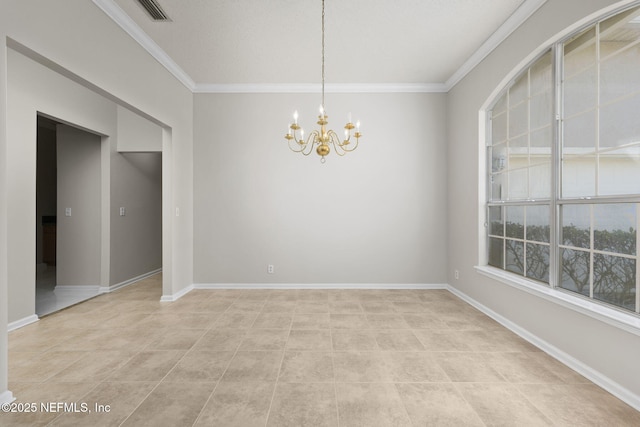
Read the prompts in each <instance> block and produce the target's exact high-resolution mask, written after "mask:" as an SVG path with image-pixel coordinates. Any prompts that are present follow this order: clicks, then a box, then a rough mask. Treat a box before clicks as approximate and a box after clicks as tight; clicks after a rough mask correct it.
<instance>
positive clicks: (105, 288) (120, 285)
mask: <svg viewBox="0 0 640 427" xmlns="http://www.w3.org/2000/svg"><path fill="white" fill-rule="evenodd" d="M161 272H162V268H158V269H156V270H153V271H149V272H148V273H144V274H141V275H139V276H136V277H133V278H131V279H128V280H125V281H123V282H120V283H116V284H115V285H110V286H101V287H100V293H101V294H105V293H109V292H113V291H115V290H118V289H120V288H124V287H125V286H129V285H133V284H134V283H136V282H139V281H140V280H143V279H146V278H147V277H151V276H153V275H156V274H158V273H161Z"/></svg>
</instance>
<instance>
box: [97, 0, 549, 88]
mask: <svg viewBox="0 0 640 427" xmlns="http://www.w3.org/2000/svg"><path fill="white" fill-rule="evenodd" d="M157 1H158V3H159V4H160V5H161V6H162V8H163V9H164V11H165V12H166V13H167V15H168V16H169V18H170V20H171V21H169V22H154V21H153V20H152V19H151V18H150V17H149V15H148V14H147V12H146V11H145V10H144V9H143V8H142V7H141V6H140V5H139V3H138V1H137V0H94V2H95V3H96V4H98V6H100V7H101V8H102V9H103V10H105V8H111V9H112V10H116V11H117V13H115V17H114V13H110V16H111V17H112V18H114V20H116V22H118V23H119V24H120V25H121V26H123V28H125V26H126V25H127V23H126V22H123V21H130V22H129V24H128V25H129V26H130V27H131V26H133V27H134V28H133V29H129V30H128V31H129V33H130V34H132V32H134V33H137V34H138V35H137V36H135V38H136V39H139V38H143V39H145V40H146V46H147V49H148V50H154V49H155V50H156V53H155V55H156V58H158V57H161V59H162V61H161V62H163V61H166V62H167V63H168V64H169V65H167V64H166V63H165V66H167V67H168V68H170V69H171V68H173V69H174V74H176V75H178V74H180V75H182V80H183V82H186V83H185V84H187V85H191V86H193V87H192V89H193V88H194V87H200V88H203V87H206V86H207V85H209V86H211V85H214V86H216V87H221V86H224V85H243V84H244V85H246V84H253V85H259V84H267V85H268V84H289V85H290V84H309V83H314V84H316V83H319V82H320V81H321V5H322V3H321V0H189V1H184V0H157ZM544 1H545V0H326V6H325V8H326V19H325V26H326V55H325V56H326V81H327V84H331V83H336V84H400V85H403V84H404V85H414V86H415V85H437V86H439V87H442V88H446V87H447V86H449V87H450V86H451V83H452V82H453V83H454V84H455V81H454V80H455V79H456V78H458V79H459V78H461V77H460V75H461V73H463V72H464V70H465V69H466V70H467V71H468V69H470V68H471V67H472V66H475V65H476V64H477V63H478V62H479V61H480V60H481V59H482V57H484V55H486V54H487V53H488V52H490V51H491V49H493V48H494V47H495V46H496V45H497V43H499V42H500V41H501V40H502V39H504V38H505V37H506V36H507V35H508V34H509V33H510V32H511V31H513V29H515V28H516V27H517V26H518V25H519V24H520V23H521V22H522V21H523V20H524V19H526V18H527V17H528V16H530V14H531V13H533V12H534V11H535V10H536V9H537V8H538V7H539V6H540V5H541V4H542V3H544ZM118 6H119V7H118ZM123 12H124V13H123ZM129 18H130V19H129ZM119 21H120V22H119ZM136 26H137V27H139V28H135V27H136ZM125 29H126V28H125ZM140 30H142V31H140ZM139 41H140V40H139ZM141 43H142V42H141ZM143 45H144V43H143ZM456 76H458V77H456Z"/></svg>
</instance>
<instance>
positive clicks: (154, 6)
mask: <svg viewBox="0 0 640 427" xmlns="http://www.w3.org/2000/svg"><path fill="white" fill-rule="evenodd" d="M138 3H140V5H141V6H142V7H143V8H144V10H146V11H147V12H148V13H149V15H151V18H153V20H154V21H170V19H169V17H168V16H167V14H166V13H165V12H164V10H162V8H161V7H160V5H159V4H158V2H157V1H156V0H138Z"/></svg>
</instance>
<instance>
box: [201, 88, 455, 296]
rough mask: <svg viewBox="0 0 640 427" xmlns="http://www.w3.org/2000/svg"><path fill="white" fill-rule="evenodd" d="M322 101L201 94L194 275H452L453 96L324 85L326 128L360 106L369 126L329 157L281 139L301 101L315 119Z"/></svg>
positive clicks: (288, 279) (390, 279)
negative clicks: (449, 119) (449, 152)
mask: <svg viewBox="0 0 640 427" xmlns="http://www.w3.org/2000/svg"><path fill="white" fill-rule="evenodd" d="M319 101H320V99H319V95H318V94H200V95H198V94H196V95H195V102H194V105H195V118H194V129H195V130H194V138H195V141H194V182H195V184H194V199H195V202H194V235H195V237H194V251H193V253H194V281H195V282H196V283H254V284H256V283H296V284H300V285H302V286H305V285H309V284H318V283H342V284H358V283H360V284H362V283H365V284H366V283H369V284H380V283H382V284H384V283H392V284H398V283H405V284H406V283H420V284H442V283H444V282H445V281H446V265H447V260H446V247H447V242H446V224H447V214H446V211H445V205H446V197H447V195H446V184H445V183H446V162H445V156H446V135H445V111H446V95H445V94H357V95H349V94H327V96H326V108H327V114H328V115H329V127H330V128H331V129H334V130H336V131H337V132H340V131H341V130H342V128H343V126H344V124H345V123H346V121H347V116H348V113H349V112H352V115H353V120H354V121H355V120H356V119H357V118H360V119H361V120H362V132H363V135H364V136H363V138H362V140H361V143H360V146H359V147H358V149H357V150H356V151H354V152H352V153H350V154H347V155H346V156H344V157H338V156H337V155H336V154H335V153H331V154H330V155H329V156H328V157H327V161H326V163H325V164H324V165H323V164H321V163H320V157H319V156H318V155H317V154H316V153H315V152H314V153H312V154H311V155H310V156H309V157H303V156H302V155H301V154H296V153H293V152H291V151H290V150H289V149H288V148H287V143H286V140H285V139H284V135H285V133H286V130H287V126H288V124H289V123H290V122H291V121H292V118H291V114H292V113H293V111H294V109H298V111H299V112H300V119H299V123H300V124H301V125H303V126H304V127H305V131H306V133H307V135H308V133H309V132H311V131H312V130H313V129H315V128H316V127H317V125H316V124H315V122H316V120H317V118H316V115H317V105H319ZM339 135H341V132H340V133H339ZM268 264H273V265H274V266H275V274H268V273H267V265H268Z"/></svg>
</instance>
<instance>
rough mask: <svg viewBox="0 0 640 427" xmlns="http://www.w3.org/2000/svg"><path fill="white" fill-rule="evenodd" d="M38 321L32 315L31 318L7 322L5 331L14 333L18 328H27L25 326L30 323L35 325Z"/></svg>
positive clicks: (36, 317)
mask: <svg viewBox="0 0 640 427" xmlns="http://www.w3.org/2000/svg"><path fill="white" fill-rule="evenodd" d="M38 320H40V319H39V318H38V316H36V315H35V314H32V315H31V316H27V317H23V318H22V319H18V320H16V321H14V322H9V324H8V325H7V331H8V332H11V331H14V330H16V329H18V328H22V327H23V326H27V325H30V324H31V323H35V322H37V321H38Z"/></svg>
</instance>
